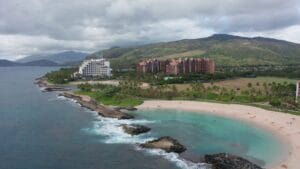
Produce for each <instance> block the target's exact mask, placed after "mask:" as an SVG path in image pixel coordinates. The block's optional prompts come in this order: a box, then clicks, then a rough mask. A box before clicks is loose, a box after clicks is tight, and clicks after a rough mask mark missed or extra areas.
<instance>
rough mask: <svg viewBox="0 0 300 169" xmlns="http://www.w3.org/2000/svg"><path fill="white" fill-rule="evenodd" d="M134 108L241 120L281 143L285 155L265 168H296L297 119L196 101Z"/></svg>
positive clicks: (299, 153)
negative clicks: (189, 112)
mask: <svg viewBox="0 0 300 169" xmlns="http://www.w3.org/2000/svg"><path fill="white" fill-rule="evenodd" d="M137 108H138V109H176V110H186V111H193V112H198V113H208V114H213V115H218V116H223V117H226V118H232V119H236V120H242V121H245V122H247V123H250V124H253V125H255V126H257V127H259V128H262V129H265V130H267V131H269V132H271V133H272V134H273V135H274V136H275V137H277V138H278V139H279V140H280V141H281V142H282V143H283V144H284V149H285V151H286V152H284V153H283V154H284V155H283V158H282V159H281V160H280V161H276V162H274V163H272V164H269V165H268V166H267V168H268V169H299V168H300V163H299V160H300V142H299V140H300V117H299V116H296V115H292V114H287V113H280V112H275V111H270V110H265V109H262V108H257V107H253V106H246V105H239V104H222V103H209V102H198V101H165V100H148V101H144V103H143V104H142V105H140V106H137Z"/></svg>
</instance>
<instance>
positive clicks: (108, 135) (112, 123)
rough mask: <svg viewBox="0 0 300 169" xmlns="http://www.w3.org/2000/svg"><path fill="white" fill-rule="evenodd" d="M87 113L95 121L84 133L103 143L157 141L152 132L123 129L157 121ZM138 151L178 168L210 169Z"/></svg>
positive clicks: (159, 152)
mask: <svg viewBox="0 0 300 169" xmlns="http://www.w3.org/2000/svg"><path fill="white" fill-rule="evenodd" d="M57 98H58V99H60V100H67V101H71V102H73V103H76V104H77V105H79V104H78V103H77V101H76V100H74V99H70V98H66V97H64V96H57ZM87 112H90V113H92V114H93V115H94V117H95V119H96V120H95V121H94V122H92V125H91V127H90V128H85V129H83V131H85V132H87V133H88V134H93V135H100V136H103V138H102V139H101V142H103V143H106V144H141V143H145V142H147V141H150V140H153V139H156V138H154V137H151V132H148V133H145V134H140V135H134V136H132V135H130V134H127V133H125V132H124V130H123V129H122V125H123V124H149V123H155V122H156V121H150V120H143V119H125V120H118V119H113V118H104V117H101V116H99V115H98V112H96V111H91V110H88V109H87ZM136 149H137V150H139V151H144V152H146V153H148V154H150V155H158V156H162V157H163V158H165V159H166V160H168V161H171V162H173V163H175V164H176V165H177V166H178V167H180V168H182V169H208V168H209V167H208V166H207V164H203V163H193V162H190V161H187V160H185V159H182V158H180V157H179V155H178V154H177V153H167V152H165V151H163V150H160V149H143V148H140V147H139V146H136Z"/></svg>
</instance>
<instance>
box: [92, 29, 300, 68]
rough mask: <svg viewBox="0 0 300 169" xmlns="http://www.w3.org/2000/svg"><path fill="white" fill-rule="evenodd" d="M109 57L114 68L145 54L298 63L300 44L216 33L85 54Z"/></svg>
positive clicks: (239, 62)
mask: <svg viewBox="0 0 300 169" xmlns="http://www.w3.org/2000/svg"><path fill="white" fill-rule="evenodd" d="M101 54H103V56H104V58H108V59H110V60H111V64H112V67H113V68H130V67H134V65H135V64H136V63H137V62H139V61H140V60H142V59H145V58H178V57H209V58H214V59H215V61H216V63H217V65H224V66H241V65H266V64H267V65H287V64H300V44H296V43H292V42H287V41H282V40H276V39H270V38H262V37H255V38H246V37H239V36H232V35H226V34H216V35H213V36H210V37H207V38H200V39H184V40H179V41H173V42H164V43H155V44H149V45H143V46H135V47H129V48H111V49H107V50H103V51H99V52H95V53H93V54H91V55H89V56H88V57H89V58H90V57H99V56H101Z"/></svg>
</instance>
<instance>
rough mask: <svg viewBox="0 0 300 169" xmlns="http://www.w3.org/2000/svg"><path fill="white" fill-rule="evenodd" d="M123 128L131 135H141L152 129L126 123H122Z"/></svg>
mask: <svg viewBox="0 0 300 169" xmlns="http://www.w3.org/2000/svg"><path fill="white" fill-rule="evenodd" d="M122 128H123V130H124V131H125V132H126V133H128V134H130V135H139V134H142V133H147V132H148V131H150V130H151V129H150V128H149V127H146V126H142V125H138V124H131V125H128V124H124V125H122Z"/></svg>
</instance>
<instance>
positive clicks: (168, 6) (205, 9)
mask: <svg viewBox="0 0 300 169" xmlns="http://www.w3.org/2000/svg"><path fill="white" fill-rule="evenodd" d="M214 33H230V34H236V35H246V36H267V37H273V38H279V39H284V40H289V41H293V42H297V43H300V1H299V0H286V1H282V0H263V1H262V0H252V1H242V0H222V1H221V0H210V1H199V0H185V1H174V0H84V1H79V0H78V1H77V0H26V1H24V0H10V1H7V0H0V58H6V59H11V60H13V59H16V58H19V57H22V56H26V55H30V54H37V53H50V52H58V51H64V50H79V51H85V52H93V51H96V50H100V49H105V48H109V47H111V46H130V45H133V44H146V43H152V42H160V41H171V40H178V39H183V38H200V37H205V36H209V35H211V34H214Z"/></svg>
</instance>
